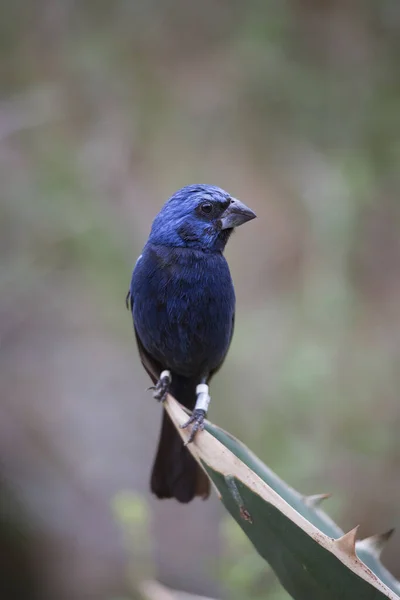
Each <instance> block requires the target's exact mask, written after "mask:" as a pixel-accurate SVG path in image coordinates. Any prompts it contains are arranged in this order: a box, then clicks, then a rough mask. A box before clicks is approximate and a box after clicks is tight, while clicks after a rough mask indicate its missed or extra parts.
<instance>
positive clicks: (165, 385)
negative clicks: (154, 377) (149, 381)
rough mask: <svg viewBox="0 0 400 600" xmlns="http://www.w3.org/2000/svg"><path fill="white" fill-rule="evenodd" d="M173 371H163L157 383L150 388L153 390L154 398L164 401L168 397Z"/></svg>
mask: <svg viewBox="0 0 400 600" xmlns="http://www.w3.org/2000/svg"><path fill="white" fill-rule="evenodd" d="M171 381H172V379H171V371H163V372H162V373H161V375H160V378H159V380H158V381H157V383H156V385H154V386H151V387H150V388H149V390H154V391H153V398H155V399H156V400H158V401H159V402H164V400H165V399H166V397H167V394H168V390H169V386H170V385H171Z"/></svg>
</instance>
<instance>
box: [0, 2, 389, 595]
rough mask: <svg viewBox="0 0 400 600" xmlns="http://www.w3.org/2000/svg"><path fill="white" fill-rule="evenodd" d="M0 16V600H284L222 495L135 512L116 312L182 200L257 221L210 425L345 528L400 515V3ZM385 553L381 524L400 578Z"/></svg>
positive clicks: (135, 442)
mask: <svg viewBox="0 0 400 600" xmlns="http://www.w3.org/2000/svg"><path fill="white" fill-rule="evenodd" d="M0 7H1V15H2V16H1V20H0V86H1V99H0V181H1V187H0V190H1V191H0V198H1V201H0V252H1V265H0V317H1V318H0V381H1V394H0V487H1V490H0V508H1V513H0V516H1V519H0V521H1V523H0V570H1V572H0V597H1V598H2V599H4V600H6V599H7V600H8V599H10V600H11V599H12V600H14V599H16V598H18V599H26V600H31V599H34V598H35V599H39V600H42V599H47V600H55V599H57V600H64V599H65V600H86V599H92V598H93V599H96V600H97V599H105V600H116V599H118V600H121V599H122V598H123V599H131V598H139V597H140V596H139V592H138V587H139V586H140V582H141V581H143V580H144V579H153V578H155V579H159V580H160V581H162V582H163V583H164V584H166V585H168V586H171V587H172V588H177V589H183V590H187V591H188V592H192V593H197V594H202V595H206V596H209V597H212V598H231V599H234V600H247V599H250V598H259V599H263V600H272V599H273V600H284V599H285V598H287V595H286V594H285V593H284V592H283V591H282V590H281V588H280V586H279V584H277V582H276V580H275V578H274V576H273V574H272V573H271V572H270V571H269V570H268V568H267V567H266V566H265V565H263V564H262V563H261V562H260V561H259V559H258V558H257V557H256V555H255V552H254V551H253V549H252V548H251V547H250V545H249V544H248V542H247V541H246V540H245V539H244V538H243V537H242V534H241V533H240V532H239V531H238V529H237V528H236V525H235V524H234V523H233V522H232V521H231V520H230V519H229V518H228V517H227V516H226V515H225V513H224V511H223V509H222V507H221V506H220V504H219V502H218V500H217V498H216V497H215V496H214V497H212V498H211V499H210V500H209V501H208V502H205V503H203V502H201V501H196V502H195V503H193V504H192V505H189V506H180V505H178V504H175V503H173V502H156V501H155V500H154V499H153V498H151V497H150V495H149V493H148V477H149V470H150V467H151V463H152V460H153V453H154V449H155V445H156V438H157V436H158V429H159V422H160V418H161V417H160V407H159V406H157V405H156V403H155V402H153V401H152V399H151V397H150V396H149V394H146V393H145V388H146V387H147V385H148V379H147V377H146V374H145V373H144V372H143V370H142V368H141V366H140V364H139V360H138V356H137V352H136V348H135V343H134V338H133V334H132V325H131V320H130V316H129V314H128V313H127V312H126V310H125V307H124V299H125V294H126V291H127V288H128V284H129V280H130V275H131V269H132V266H133V264H134V262H135V260H136V257H137V256H138V254H139V253H140V250H141V247H142V245H143V243H144V242H145V240H146V238H147V235H148V232H149V227H150V223H151V220H152V218H153V217H154V215H155V214H156V212H157V211H158V210H159V208H160V207H161V205H162V203H163V202H164V201H165V200H166V199H167V198H168V197H169V196H170V195H171V194H172V193H173V192H174V191H175V190H176V189H178V188H180V187H182V186H183V185H186V184H188V183H194V182H206V183H213V184H216V185H219V186H221V187H224V188H226V189H227V190H229V191H230V192H231V193H232V194H233V195H235V196H237V197H239V198H240V199H242V200H243V201H244V202H245V203H247V204H248V205H249V206H251V207H252V208H253V209H254V210H255V211H256V212H257V214H258V219H257V220H256V221H253V222H252V223H250V224H248V225H246V226H245V227H243V228H241V229H240V230H239V231H238V232H237V233H236V235H235V236H234V238H233V239H232V241H231V242H230V244H229V247H228V249H227V252H226V254H227V258H228V260H229V263H230V266H231V270H232V274H233V277H234V280H235V285H236V290H237V301H238V307H237V326H236V333H235V337H234V341H233V344H232V347H231V351H230V354H229V357H228V360H227V361H226V364H225V366H224V368H223V370H222V372H221V373H220V375H219V376H218V377H217V378H216V379H215V381H214V382H213V386H212V394H213V402H212V404H211V412H210V418H211V419H212V420H213V421H214V422H216V423H218V424H219V425H221V426H222V427H224V428H226V429H228V430H230V431H231V432H232V433H233V434H235V435H237V436H238V437H239V438H240V439H241V440H243V441H244V442H245V443H246V444H247V445H249V446H251V447H252V449H254V450H255V451H256V452H257V453H258V454H259V455H260V457H261V458H262V459H263V460H264V461H265V462H267V464H268V465H269V466H270V467H271V468H272V469H274V470H275V471H276V472H277V473H278V474H279V475H280V476H281V477H283V478H286V479H287V480H288V482H289V483H290V484H291V485H293V486H296V487H297V488H298V489H299V490H301V491H302V492H304V493H309V494H311V493H318V492H333V498H332V499H331V500H329V501H328V502H327V504H326V508H327V510H328V511H329V512H330V514H331V515H333V516H334V517H335V518H337V519H338V521H339V523H340V525H341V526H342V527H343V528H344V529H350V528H351V527H353V526H355V525H356V524H357V523H360V524H361V530H360V533H361V535H369V534H372V533H376V532H381V531H385V530H386V529H388V528H390V527H392V526H395V525H396V524H398V522H399V518H400V438H399V426H400V403H399V386H400V201H399V193H400V181H399V162H400V72H399V56H400V4H399V2H398V0H379V1H373V0H352V2H348V1H346V0H267V1H264V2H261V1H260V0H248V1H247V2H240V1H237V0H214V1H211V0H203V1H202V2H185V1H183V0H164V1H161V0H158V1H157V0H147V1H134V0H131V1H129V0H115V1H114V2H107V1H105V0H96V1H95V0H93V1H84V2H76V1H74V0H31V1H30V2H26V1H23V0H14V1H13V2H6V1H5V0H2V1H1V2H0ZM399 557H400V534H399V533H398V534H396V535H395V536H394V537H393V538H392V540H391V541H390V543H389V544H388V547H387V549H386V550H385V553H384V562H385V564H386V565H387V566H388V567H389V568H390V569H391V570H392V572H393V573H394V574H395V575H397V576H398V577H400V558H399ZM160 593H161V592H160ZM148 597H150V596H148ZM151 597H152V598H154V599H156V598H159V599H160V600H161V598H162V596H161V595H159V596H158V595H157V594H156V593H154V595H153V596H151Z"/></svg>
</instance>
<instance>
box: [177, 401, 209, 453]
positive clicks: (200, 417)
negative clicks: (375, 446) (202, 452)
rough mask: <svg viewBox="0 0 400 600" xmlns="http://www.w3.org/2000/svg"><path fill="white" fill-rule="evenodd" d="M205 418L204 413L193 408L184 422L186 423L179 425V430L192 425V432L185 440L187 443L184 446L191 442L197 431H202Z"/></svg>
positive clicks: (199, 409)
mask: <svg viewBox="0 0 400 600" xmlns="http://www.w3.org/2000/svg"><path fill="white" fill-rule="evenodd" d="M205 418H206V411H205V410H202V409H201V408H195V409H194V411H193V413H192V416H191V417H190V419H189V420H188V421H186V423H184V424H183V425H181V429H186V427H188V425H191V424H192V423H193V427H192V431H191V432H190V436H189V439H188V440H187V442H185V446H187V445H188V444H190V443H191V442H193V440H194V438H195V437H196V434H197V432H198V431H203V429H204V419H205Z"/></svg>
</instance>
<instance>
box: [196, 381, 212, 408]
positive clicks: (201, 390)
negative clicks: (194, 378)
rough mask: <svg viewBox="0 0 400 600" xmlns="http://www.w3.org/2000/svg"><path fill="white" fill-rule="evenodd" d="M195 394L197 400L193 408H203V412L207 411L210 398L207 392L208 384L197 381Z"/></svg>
mask: <svg viewBox="0 0 400 600" xmlns="http://www.w3.org/2000/svg"><path fill="white" fill-rule="evenodd" d="M196 394H197V401H196V406H195V410H204V412H207V411H208V407H209V405H210V400H211V398H210V396H209V393H208V385H207V384H206V383H199V385H198V386H197V387H196Z"/></svg>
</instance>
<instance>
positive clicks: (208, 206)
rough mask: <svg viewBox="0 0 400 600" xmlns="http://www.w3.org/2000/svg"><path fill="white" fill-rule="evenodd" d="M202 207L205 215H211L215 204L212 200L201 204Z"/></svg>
mask: <svg viewBox="0 0 400 600" xmlns="http://www.w3.org/2000/svg"><path fill="white" fill-rule="evenodd" d="M200 209H201V212H202V213H204V214H205V215H209V214H210V212H211V211H212V209H213V205H212V204H211V202H203V204H201V205H200Z"/></svg>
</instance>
